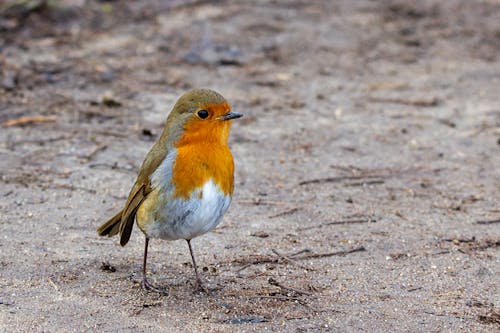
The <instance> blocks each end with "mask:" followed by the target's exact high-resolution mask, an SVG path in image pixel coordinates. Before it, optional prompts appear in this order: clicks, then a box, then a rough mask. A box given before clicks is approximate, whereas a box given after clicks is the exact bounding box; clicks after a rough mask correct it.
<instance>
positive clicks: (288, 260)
mask: <svg viewBox="0 0 500 333" xmlns="http://www.w3.org/2000/svg"><path fill="white" fill-rule="evenodd" d="M271 251H272V252H273V253H274V254H275V255H277V256H278V257H279V258H281V259H283V260H284V261H285V262H289V263H291V264H293V265H295V266H297V267H299V268H302V269H304V270H310V268H308V267H305V266H302V265H299V264H298V263H295V262H293V258H291V257H290V256H286V255H284V254H281V253H279V252H278V250H276V249H271Z"/></svg>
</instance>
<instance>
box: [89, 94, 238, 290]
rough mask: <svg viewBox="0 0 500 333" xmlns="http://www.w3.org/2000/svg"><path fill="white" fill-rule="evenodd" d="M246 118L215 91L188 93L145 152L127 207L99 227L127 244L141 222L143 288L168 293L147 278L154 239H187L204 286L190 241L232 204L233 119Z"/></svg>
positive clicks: (197, 285)
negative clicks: (231, 134)
mask: <svg viewBox="0 0 500 333" xmlns="http://www.w3.org/2000/svg"><path fill="white" fill-rule="evenodd" d="M242 116H243V114H241V113H238V112H233V111H231V107H230V105H229V103H228V101H227V100H226V99H225V98H224V97H223V96H222V95H221V94H219V93H217V92H215V91H213V90H209V89H194V90H191V91H188V92H186V93H184V94H183V95H182V96H181V97H180V98H179V99H178V100H177V102H176V103H175V105H174V107H173V108H172V110H171V112H170V113H169V115H168V117H167V120H166V123H165V127H164V129H163V132H162V134H161V135H160V137H159V139H158V141H157V142H156V143H155V144H154V145H153V147H152V148H151V150H150V151H149V153H148V154H147V155H146V157H145V159H144V162H143V163H142V166H141V168H140V170H139V173H138V176H137V179H136V181H135V183H134V185H133V186H132V189H131V191H130V194H129V196H128V199H127V201H126V203H125V206H124V207H123V209H121V210H120V211H119V212H118V213H117V214H115V215H114V216H113V217H111V218H110V219H109V220H108V221H107V222H105V223H104V224H102V225H101V226H100V227H99V228H98V229H97V233H98V235H100V236H109V237H112V236H115V235H119V236H120V245H121V246H125V245H126V244H127V242H128V241H129V239H130V235H131V232H132V228H133V226H134V221H135V222H136V224H137V226H138V227H139V229H140V230H141V231H142V232H143V233H144V235H145V245H144V257H143V264H142V283H141V285H142V288H143V289H145V290H150V291H156V292H160V293H163V290H162V288H159V287H157V286H154V285H153V284H152V283H150V282H149V280H148V278H147V271H146V264H147V256H148V245H149V240H150V239H162V240H170V241H172V240H178V239H184V240H186V241H187V244H188V248H189V253H190V255H191V260H192V264H193V268H194V273H195V277H196V282H195V289H197V290H198V289H200V290H204V286H203V283H202V280H201V278H200V275H199V273H198V268H197V265H196V259H195V256H194V253H193V248H192V246H191V240H192V239H193V238H195V237H197V236H200V235H203V234H205V233H207V232H209V231H210V230H212V229H214V228H215V227H216V226H217V225H218V224H219V223H220V221H221V219H222V217H223V215H224V214H225V213H226V211H227V209H228V207H229V204H230V203H231V198H232V195H233V189H234V161H233V156H232V154H231V150H230V149H229V146H228V138H229V132H230V127H231V120H233V119H237V118H240V117H242Z"/></svg>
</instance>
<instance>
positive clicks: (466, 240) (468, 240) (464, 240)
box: [443, 236, 476, 243]
mask: <svg viewBox="0 0 500 333" xmlns="http://www.w3.org/2000/svg"><path fill="white" fill-rule="evenodd" d="M443 241H444V242H453V243H473V242H475V241H476V237H475V236H472V238H445V239H443Z"/></svg>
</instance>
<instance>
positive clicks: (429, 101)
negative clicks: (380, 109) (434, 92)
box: [368, 97, 439, 107]
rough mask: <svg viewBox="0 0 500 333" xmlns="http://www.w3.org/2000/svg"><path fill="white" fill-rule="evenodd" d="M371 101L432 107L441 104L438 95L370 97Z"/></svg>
mask: <svg viewBox="0 0 500 333" xmlns="http://www.w3.org/2000/svg"><path fill="white" fill-rule="evenodd" d="M368 100H369V101H370V102H376V103H394V104H405V105H412V106H422V107H430V106H436V105H438V104H439V99H438V98H437V97H432V98H430V99H403V98H390V97H369V98H368Z"/></svg>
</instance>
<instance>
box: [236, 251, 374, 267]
mask: <svg viewBox="0 0 500 333" xmlns="http://www.w3.org/2000/svg"><path fill="white" fill-rule="evenodd" d="M362 251H366V249H365V247H364V246H358V247H355V248H353V249H350V250H346V251H338V252H327V253H310V254H305V255H302V256H298V255H294V256H293V260H307V259H317V258H326V257H333V256H343V255H347V254H350V253H354V252H362ZM302 252H305V251H302ZM288 257H289V256H288ZM279 260H280V258H273V257H269V256H261V257H259V258H254V259H250V261H248V260H245V258H242V259H235V260H233V263H237V264H243V265H246V267H249V266H251V265H260V264H277V263H279ZM246 267H245V268H246Z"/></svg>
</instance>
